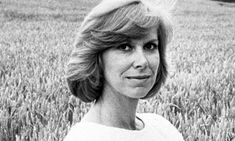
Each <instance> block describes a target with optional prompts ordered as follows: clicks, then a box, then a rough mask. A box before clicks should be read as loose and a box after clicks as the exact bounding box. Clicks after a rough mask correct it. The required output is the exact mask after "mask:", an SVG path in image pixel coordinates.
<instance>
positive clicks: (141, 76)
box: [126, 75, 150, 80]
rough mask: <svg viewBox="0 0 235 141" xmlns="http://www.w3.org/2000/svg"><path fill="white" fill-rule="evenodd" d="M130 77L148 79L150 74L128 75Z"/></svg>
mask: <svg viewBox="0 0 235 141" xmlns="http://www.w3.org/2000/svg"><path fill="white" fill-rule="evenodd" d="M126 78H128V79H140V80H141V79H148V78H150V75H136V76H127V77H126Z"/></svg>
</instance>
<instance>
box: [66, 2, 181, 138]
mask: <svg viewBox="0 0 235 141" xmlns="http://www.w3.org/2000/svg"><path fill="white" fill-rule="evenodd" d="M173 5H174V1H173V2H172V3H162V2H161V3H160V2H156V1H155V0H152V1H151V0H103V1H102V2H101V3H100V4H99V5H97V6H96V7H95V8H94V9H92V11H91V12H90V13H89V14H88V15H87V17H86V18H85V19H84V21H83V23H82V25H81V27H80V30H79V34H78V38H77V41H76V43H75V48H74V50H73V52H72V55H71V58H70V60H69V63H68V70H67V80H68V85H69V88H70V90H71V92H72V94H73V95H75V96H76V97H78V98H80V99H81V100H82V101H84V102H94V103H93V105H92V107H91V108H90V110H89V112H88V113H87V114H86V115H85V116H84V117H83V119H82V120H81V122H80V123H77V124H75V125H74V126H73V127H72V128H71V130H70V131H69V133H68V135H67V136H66V138H65V141H76V140H79V141H94V140H96V141H101V140H102V141H115V140H118V141H119V140H122V141H132V140H135V141H154V140H156V141H182V140H183V138H182V135H181V134H180V133H179V132H178V131H177V129H176V128H175V127H174V126H173V125H172V124H171V123H170V122H169V121H167V120H166V119H165V118H163V117H161V116H159V115H157V114H150V113H149V114H136V108H137V105H138V101H139V99H146V98H150V97H152V96H154V95H155V94H156V93H157V92H158V90H159V88H160V86H161V85H162V84H163V83H164V81H165V79H166V76H167V68H166V61H165V49H166V45H167V43H168V42H169V41H170V38H171V34H172V26H171V22H170V16H169V10H170V9H172V7H173Z"/></svg>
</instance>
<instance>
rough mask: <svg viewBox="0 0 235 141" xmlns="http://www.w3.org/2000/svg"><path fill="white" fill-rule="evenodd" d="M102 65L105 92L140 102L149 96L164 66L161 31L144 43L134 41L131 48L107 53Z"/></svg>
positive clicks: (154, 31)
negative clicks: (159, 43)
mask: <svg viewBox="0 0 235 141" xmlns="http://www.w3.org/2000/svg"><path fill="white" fill-rule="evenodd" d="M102 61H103V64H104V78H105V82H104V89H105V90H111V91H112V92H115V93H119V94H122V95H125V96H127V97H130V98H136V99H139V98H142V97H144V96H146V94H147V93H148V92H149V91H150V89H151V88H152V87H153V85H154V83H155V80H156V76H157V70H158V67H159V63H160V58H159V51H158V38H157V28H151V29H149V32H148V35H147V36H144V37H143V38H141V39H138V40H137V39H130V41H129V42H128V43H127V44H121V45H120V46H118V47H114V48H110V49H108V50H106V51H105V52H104V53H103V55H102ZM108 92H110V91H108Z"/></svg>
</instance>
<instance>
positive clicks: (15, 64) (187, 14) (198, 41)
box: [0, 0, 235, 141]
mask: <svg viewBox="0 0 235 141" xmlns="http://www.w3.org/2000/svg"><path fill="white" fill-rule="evenodd" d="M96 3H97V1H85V0H83V1H82V0H70V1H66V0H50V1H46V0H40V1H36V0H30V1H29V0H22V1H16V0H3V1H1V3H0V6H1V8H2V9H1V10H0V15H1V16H0V117H1V118H0V140H1V141H34V140H35V141H38V140H40V141H41V140H43V141H44V140H45V141H46V140H47V141H62V140H63V138H64V136H65V135H66V134H67V132H68V130H69V128H70V127H71V125H73V124H74V123H75V122H78V121H80V119H81V118H82V117H83V115H84V114H85V113H86V112H87V111H88V109H89V106H90V105H89V104H85V103H82V102H81V101H79V100H78V99H76V98H74V97H73V96H71V94H70V93H69V91H68V88H67V86H66V81H65V78H64V68H65V66H66V62H67V59H68V56H69V53H70V51H71V49H72V44H73V41H74V37H75V35H76V30H77V28H78V27H79V25H80V22H81V20H82V19H83V17H84V15H85V13H87V11H88V10H89V9H90V8H91V7H93V6H94V5H95V4H96ZM174 17H175V23H176V24H175V25H174V29H175V34H174V39H173V41H172V43H171V44H170V45H169V47H168V49H167V57H168V64H169V71H170V75H169V77H168V79H167V82H166V84H165V85H164V86H163V87H162V89H161V91H160V92H159V93H158V94H157V95H156V97H154V98H152V99H149V100H144V101H141V102H140V104H139V107H138V111H139V112H154V113H158V114H161V115H163V116H164V117H166V118H167V119H169V120H170V121H171V122H172V123H173V124H174V125H175V126H176V127H177V128H178V129H179V131H180V132H181V133H182V134H183V136H184V138H185V140H186V141H232V139H233V138H234V136H235V122H234V119H235V100H234V102H232V99H234V95H235V36H234V33H235V25H234V23H235V5H234V4H233V3H231V4H227V3H226V4H222V5H221V4H220V3H217V2H215V1H209V0H195V1H192V0H191V1H187V0H179V2H178V5H177V7H176V12H175V14H174Z"/></svg>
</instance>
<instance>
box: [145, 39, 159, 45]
mask: <svg viewBox="0 0 235 141" xmlns="http://www.w3.org/2000/svg"><path fill="white" fill-rule="evenodd" d="M153 42H157V43H158V39H151V40H148V41H146V42H145V44H146V43H153Z"/></svg>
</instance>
